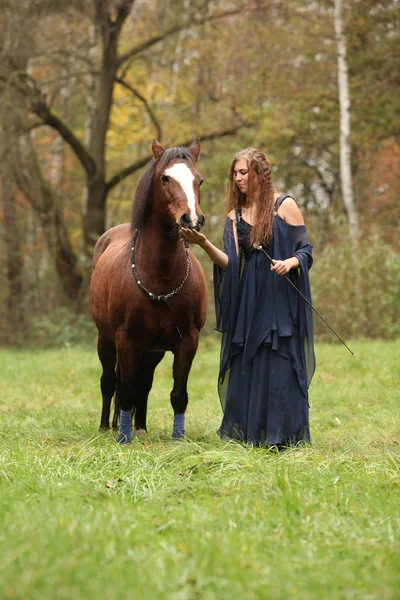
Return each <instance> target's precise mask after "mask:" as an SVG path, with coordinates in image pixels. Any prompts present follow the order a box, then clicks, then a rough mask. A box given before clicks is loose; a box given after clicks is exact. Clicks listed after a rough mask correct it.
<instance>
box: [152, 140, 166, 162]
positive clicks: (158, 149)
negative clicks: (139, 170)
mask: <svg viewBox="0 0 400 600" xmlns="http://www.w3.org/2000/svg"><path fill="white" fill-rule="evenodd" d="M151 149H152V152H153V156H154V158H155V159H156V162H158V161H159V160H160V158H161V157H162V155H163V154H164V152H165V148H163V146H161V144H160V142H159V141H158V140H156V139H153V143H152V145H151Z"/></svg>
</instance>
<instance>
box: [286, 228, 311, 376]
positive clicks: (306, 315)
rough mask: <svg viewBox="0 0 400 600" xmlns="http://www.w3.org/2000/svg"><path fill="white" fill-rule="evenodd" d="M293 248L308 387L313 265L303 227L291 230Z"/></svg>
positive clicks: (309, 246)
mask: <svg viewBox="0 0 400 600" xmlns="http://www.w3.org/2000/svg"><path fill="white" fill-rule="evenodd" d="M292 233H293V246H294V252H293V256H295V257H296V258H297V259H298V261H299V263H300V269H299V271H300V273H299V278H298V286H299V290H300V292H301V293H302V295H303V296H304V297H305V298H307V300H308V302H306V301H305V300H304V298H303V297H302V296H301V295H300V294H299V330H300V335H301V337H303V339H304V363H305V367H306V371H307V383H308V385H310V383H311V379H312V377H313V375H314V372H315V354H314V321H313V313H312V308H311V304H312V298H311V287H310V276H309V270H310V269H311V267H312V264H313V257H312V245H311V244H310V242H309V240H308V236H307V231H306V229H305V227H304V228H303V227H296V228H293V232H292Z"/></svg>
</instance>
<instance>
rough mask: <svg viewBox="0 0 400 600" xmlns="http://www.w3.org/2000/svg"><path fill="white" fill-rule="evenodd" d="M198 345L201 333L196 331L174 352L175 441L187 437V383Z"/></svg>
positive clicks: (172, 395)
mask: <svg viewBox="0 0 400 600" xmlns="http://www.w3.org/2000/svg"><path fill="white" fill-rule="evenodd" d="M198 343H199V332H198V331H197V330H195V331H193V332H192V336H191V337H186V338H184V339H183V340H182V342H181V344H180V346H179V348H178V349H177V350H176V351H175V352H174V365H173V369H172V373H173V377H174V387H173V388H172V392H171V404H172V408H173V409H174V427H173V430H172V438H173V439H179V438H183V437H184V436H185V411H186V407H187V404H188V394H187V381H188V377H189V371H190V367H191V366H192V362H193V358H194V355H195V354H196V350H197V346H198Z"/></svg>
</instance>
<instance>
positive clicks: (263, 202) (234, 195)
mask: <svg viewBox="0 0 400 600" xmlns="http://www.w3.org/2000/svg"><path fill="white" fill-rule="evenodd" d="M240 159H244V160H245V161H246V162H247V165H248V186H247V194H243V193H242V192H241V191H240V189H239V188H238V186H237V185H236V183H235V178H234V168H235V164H236V163H237V161H238V160H240ZM274 202H275V186H274V181H273V178H272V170H271V166H270V164H269V162H268V161H267V158H266V156H265V154H264V153H263V152H261V150H257V149H256V148H245V149H244V150H240V151H239V152H237V153H236V154H235V155H234V157H233V160H232V164H231V166H230V169H229V179H228V197H227V202H226V209H227V213H229V212H230V211H231V210H234V209H236V208H238V207H240V206H251V205H254V206H255V208H256V210H255V214H254V224H253V226H252V228H251V234H250V244H251V245H256V246H258V245H259V244H269V242H270V241H271V238H272V222H273V219H274Z"/></svg>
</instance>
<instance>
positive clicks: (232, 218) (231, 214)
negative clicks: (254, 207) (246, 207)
mask: <svg viewBox="0 0 400 600" xmlns="http://www.w3.org/2000/svg"><path fill="white" fill-rule="evenodd" d="M228 217H229V218H230V219H231V220H232V221H235V220H236V214H235V209H234V208H233V209H232V210H230V211H229V212H228Z"/></svg>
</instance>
